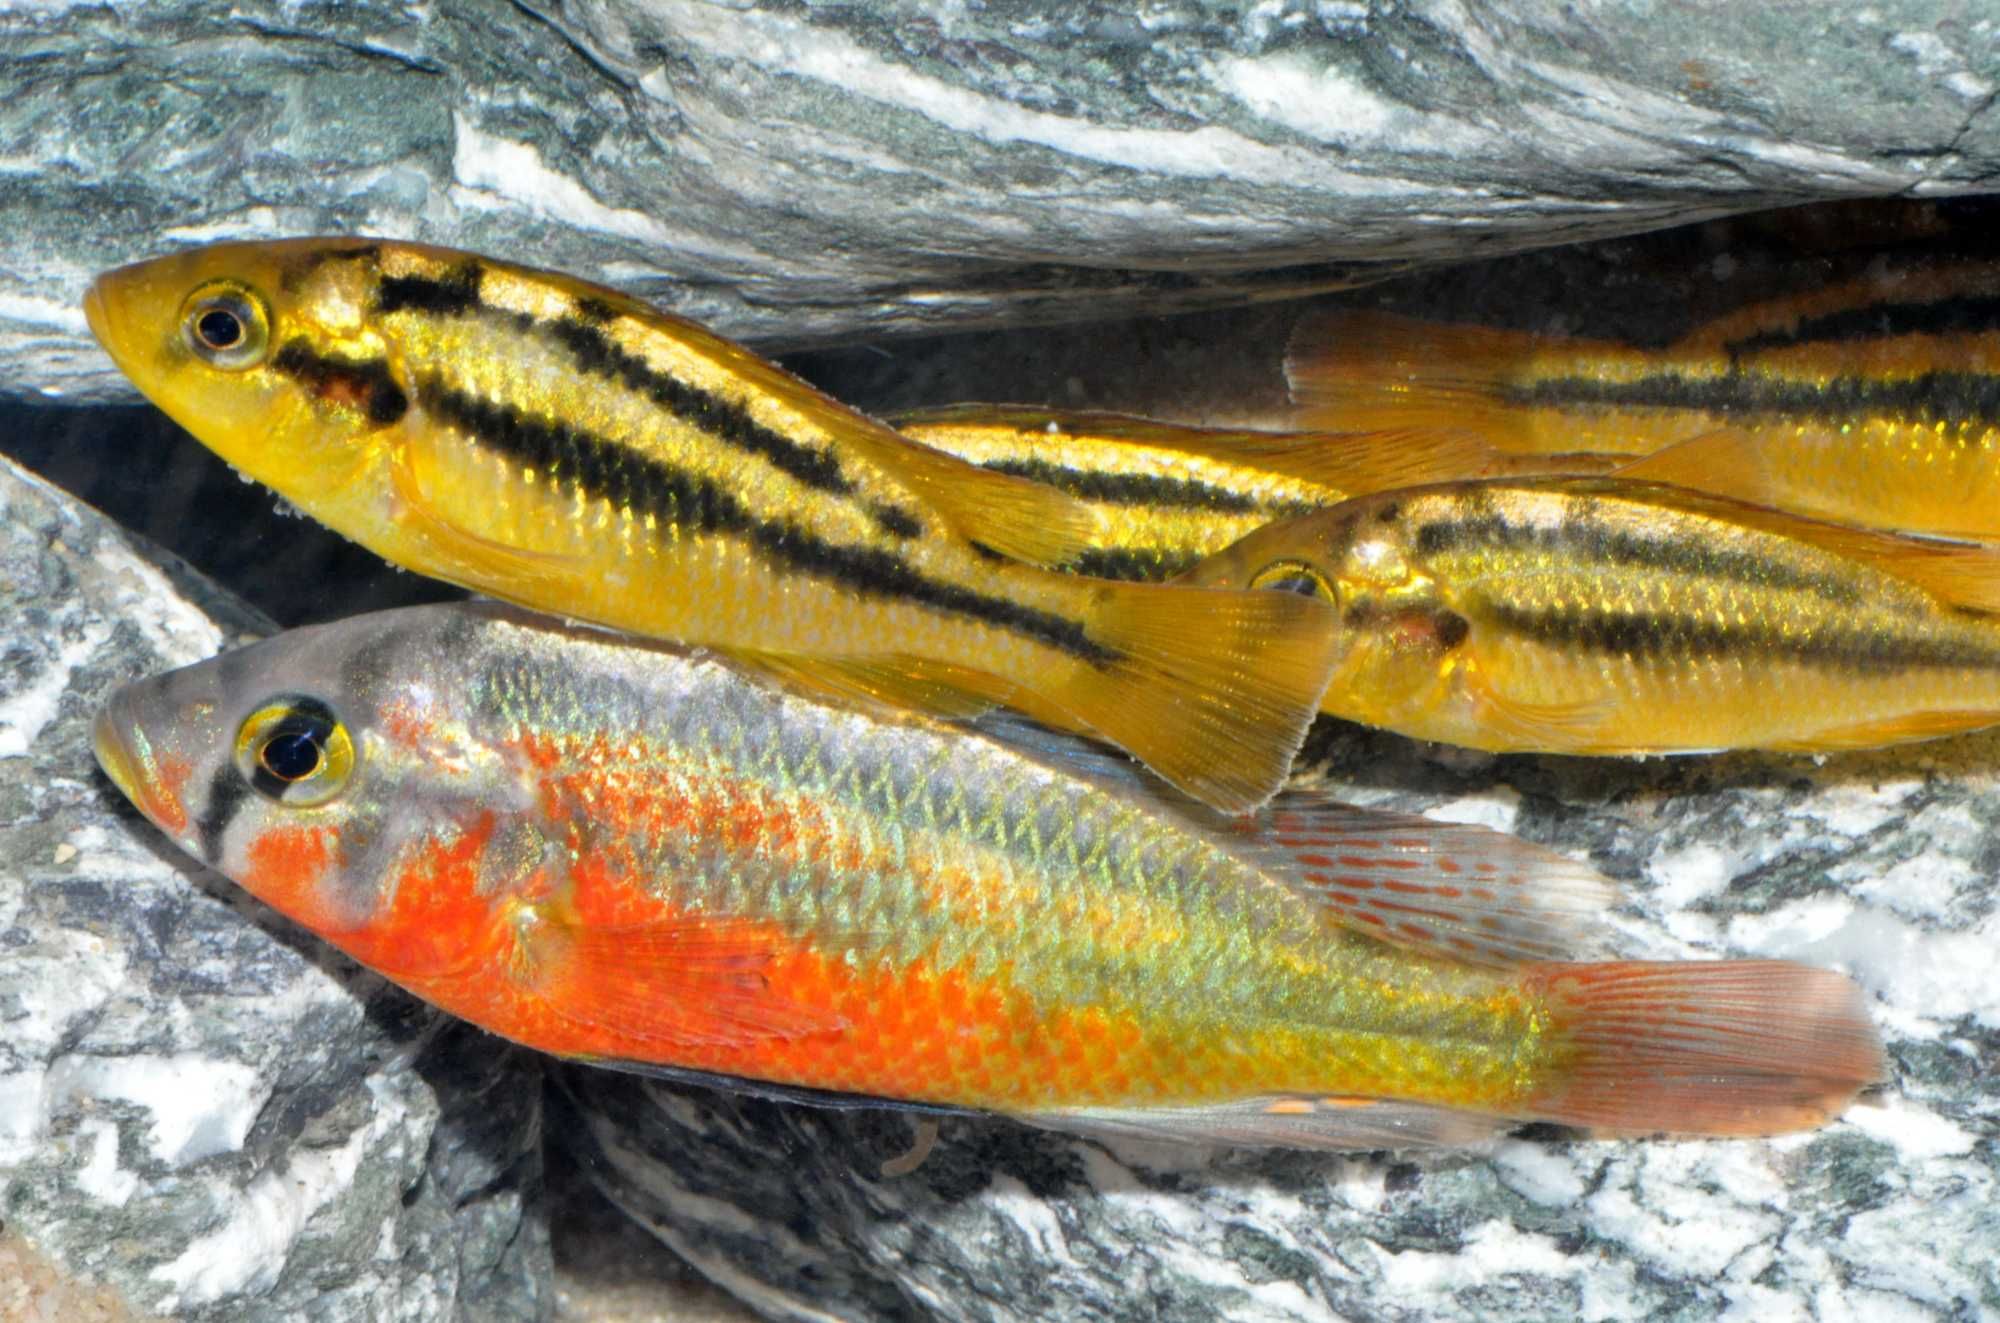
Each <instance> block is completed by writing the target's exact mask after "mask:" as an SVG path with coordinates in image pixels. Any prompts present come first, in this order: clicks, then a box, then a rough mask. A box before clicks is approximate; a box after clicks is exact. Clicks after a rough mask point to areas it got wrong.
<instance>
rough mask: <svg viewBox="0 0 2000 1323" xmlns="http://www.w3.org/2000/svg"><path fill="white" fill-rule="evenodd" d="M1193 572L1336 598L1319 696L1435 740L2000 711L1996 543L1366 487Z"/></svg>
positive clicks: (1545, 738) (1833, 728)
mask: <svg viewBox="0 0 2000 1323" xmlns="http://www.w3.org/2000/svg"><path fill="white" fill-rule="evenodd" d="M1188 577H1189V578H1190V579H1192V580H1194V581H1196V582H1200V583H1203V584H1212V585H1230V586H1236V587H1266V588H1278V589H1284V590H1288V591H1291V592H1295V593H1303V594H1309V595H1312V596H1316V597H1319V598H1321V599H1322V600H1326V601H1329V602H1332V603H1333V604H1334V605H1335V606H1336V607H1337V608H1338V609H1339V611H1340V613H1341V640H1342V642H1341V658H1340V661H1339V663H1338V664H1337V665H1336V667H1335V669H1334V678H1333V683H1332V684H1331V685H1330V686H1328V689H1327V693H1326V696H1325V698H1324V700H1323V702H1322V705H1321V706H1322V708H1323V710H1325V711H1327V712H1331V713H1333V714H1335V715H1338V716H1342V717H1346V718H1348V719H1350V720H1354V721H1359V722H1364V723H1366V724H1368V725H1371V726H1380V727H1383V728H1386V729H1389V730H1394V731H1399V732H1401V733H1403V734H1405V735H1410V736H1414V737H1416V738H1418V739H1427V740H1440V741H1444V742H1446V743H1450V744H1459V745H1466V746H1469V747H1472V748H1477V749H1487V750H1492V751H1496V752H1541V753H1582V754H1646V753H1688V752H1700V751H1708V750H1715V749H1782V750H1805V751H1824V750H1836V749H1852V748H1868V747H1874V746H1878V745H1887V744H1896V743H1901V742H1903V741H1907V740H1917V739H1925V738H1929V737H1932V736H1937V735H1945V734H1950V733H1952V732H1955V731H1963V730H1971V729H1975V728H1978V727H1982V726H1990V725H1994V724H1996V723H2000V615H1996V614H1995V613H1996V611H2000V551H1996V550H1995V549H1994V548H1992V547H1990V546H1988V545H1986V544H1973V543H1956V542H1947V541H1942V540H1936V539H1923V538H1906V537H1898V536H1895V535H1892V534H1887V533H1879V532H1873V531H1870V530H1866V529H1859V528H1852V527H1848V526H1846V525H1840V524H1828V523H1822V522H1819V521H1815V520H1810V519H1804V518H1799V517H1797V516H1791V515H1785V514H1781V513H1779V512H1777V511H1774V510H1769V509H1767V508H1764V507H1762V506H1752V505H1747V504H1744V503H1742V502H1738V501H1731V500H1727V499H1725V498H1723V497H1718V496H1712V495H1709V494H1707V493H1703V492H1694V491H1688V490H1685V489H1682V488H1678V487H1670V486H1665V485H1662V484H1658V483H1645V482H1632V481H1627V480H1623V479H1612V478H1541V479H1514V480H1489V481H1485V482H1465V483H1448V484H1442V485H1438V486H1431V487H1419V488H1412V489H1407V490H1403V491H1397V492H1386V493H1381V494H1378V495H1374V496H1364V497H1357V498H1356V499H1354V500H1352V501H1349V502H1347V503H1346V504H1344V505H1339V506H1335V507H1334V508H1332V509H1330V510H1326V511H1322V512H1321V513H1319V514H1314V515H1306V516H1303V517H1301V518H1297V519H1292V520H1287V521H1285V522H1282V523H1278V524H1273V525H1271V526H1270V527H1268V528H1265V529H1262V530H1260V531H1259V532H1256V533H1253V534H1251V535H1250V536H1249V537H1247V538H1245V539H1244V540H1243V541H1242V542H1240V543H1238V544H1237V545H1236V546H1234V547H1231V548H1230V549H1229V550H1227V551H1224V552H1221V553H1219V554H1218V555H1216V556H1214V557H1212V558H1210V559H1209V560H1207V561H1204V562H1202V564H1200V565H1198V566H1196V567H1195V568H1194V569H1193V570H1191V571H1189V572H1188Z"/></svg>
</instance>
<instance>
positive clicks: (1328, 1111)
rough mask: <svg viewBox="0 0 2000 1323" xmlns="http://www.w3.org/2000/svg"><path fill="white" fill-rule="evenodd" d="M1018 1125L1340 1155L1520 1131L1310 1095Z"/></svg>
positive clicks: (1105, 1110)
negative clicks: (1308, 1150) (1322, 1151)
mask: <svg viewBox="0 0 2000 1323" xmlns="http://www.w3.org/2000/svg"><path fill="white" fill-rule="evenodd" d="M1015 1119H1016V1120H1020V1121H1025V1122H1026V1123H1027V1124H1029V1125H1033V1126H1039V1127H1041V1128H1043V1129H1047V1130H1062V1131H1067V1132H1069V1133H1071V1134H1078V1135H1083V1136H1086V1137H1089V1138H1094V1139H1130V1140H1140V1141H1156V1142H1161V1143H1173V1144H1202V1145H1210V1146H1214V1147H1218V1148H1220V1147H1250V1148H1261V1147H1280V1148H1301V1149H1322V1150H1331V1151H1335V1152H1382V1151H1388V1150H1396V1149H1422V1148H1444V1147H1465V1146H1467V1145H1472V1144H1478V1143H1481V1142H1482V1141H1485V1140H1490V1139H1493V1138H1495V1137H1497V1136H1499V1135H1501V1134H1503V1133H1504V1132H1506V1131H1507V1130H1509V1129H1512V1128H1513V1127H1515V1126H1517V1125H1519V1124H1520V1122H1519V1121H1511V1120H1507V1119H1504V1118H1501V1117H1496V1116H1488V1115H1485V1114H1483V1113H1479V1112H1468V1111H1458V1110H1454V1109H1452V1108H1448V1107H1436V1106H1431V1105H1429V1104H1426V1103H1417V1102H1399V1101H1394V1100H1388V1099H1371V1098H1344V1097H1328V1096H1319V1095H1310V1094H1277V1095H1270V1096H1265V1097H1257V1098H1243V1099H1236V1100H1232V1101H1229V1102H1218V1103H1205V1104H1199V1105H1195V1106H1181V1107H1071V1108H1061V1109H1056V1110H1049V1111H1040V1112H1033V1113H1029V1114H1026V1115H1018V1116H1016V1118H1015Z"/></svg>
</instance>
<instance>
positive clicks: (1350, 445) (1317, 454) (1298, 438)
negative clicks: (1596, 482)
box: [1185, 428, 1517, 496]
mask: <svg viewBox="0 0 2000 1323" xmlns="http://www.w3.org/2000/svg"><path fill="white" fill-rule="evenodd" d="M1185 448H1187V449H1195V447H1194V446H1188V447H1185ZM1202 450H1203V452H1204V453H1208V454H1212V455H1213V456H1215V457H1216V458H1218V459H1222V460H1226V461H1229V462H1232V463H1236V464H1250V465H1255V466H1256V467H1258V468H1263V469H1267V470H1269V471H1270V472H1273V473H1282V474H1284V475H1286V476H1288V477H1293V478H1298V479H1301V480H1303V481H1306V482H1312V483H1318V484H1320V485H1322V486H1326V487H1329V488H1332V489H1334V490H1335V491H1337V492H1339V493H1341V494H1342V495H1346V496H1357V495H1363V494H1367V493H1372V492H1380V491H1389V490H1391V489H1393V488H1397V487H1416V486H1421V485H1422V484H1424V483H1432V482H1452V481H1457V480H1459V479H1462V478H1482V477H1488V476H1491V475H1494V474H1498V473H1501V472H1508V471H1512V469H1513V468H1515V467H1517V465H1516V464H1514V463H1511V462H1510V458H1511V457H1509V456H1508V455H1507V454H1505V453H1504V452H1502V451H1501V450H1499V449H1498V448H1496V447H1495V446H1494V445H1493V443H1492V442H1490V441H1488V440H1486V439H1485V438H1483V437H1480V436H1478V435H1475V434H1474V433H1471V432H1464V431H1448V430H1444V429H1428V428H1399V429H1396V430H1393V431H1368V432H1300V433H1289V434H1288V433H1272V434H1271V435H1269V436H1258V435H1256V434H1254V433H1234V434H1231V439H1230V440H1229V441H1228V443H1227V444H1213V445H1209V446H1206V447H1202Z"/></svg>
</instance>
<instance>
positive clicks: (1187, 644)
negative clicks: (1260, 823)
mask: <svg viewBox="0 0 2000 1323" xmlns="http://www.w3.org/2000/svg"><path fill="white" fill-rule="evenodd" d="M1336 626H1337V621H1336V618H1335V616H1334V614H1333V612H1332V611H1331V609H1330V608H1328V607H1327V606H1326V604H1325V603H1323V602H1319V601H1315V600H1313V599H1311V598H1307V597H1298V596H1294V595H1292V594H1290V593H1268V592H1245V591H1236V590H1226V589H1225V590H1210V589H1197V588H1184V587H1177V586H1172V585H1166V584H1109V583H1106V584H1103V585H1101V587H1100V588H1099V590H1098V598H1097V609H1096V610H1095V611H1094V612H1093V614H1092V617H1091V621H1090V625H1089V627H1088V628H1089V632H1090V637H1091V639H1092V640H1093V641H1094V642H1096V643H1097V644H1099V645H1100V646H1101V647H1103V648H1104V649H1105V651H1106V653H1107V654H1109V655H1108V656H1107V657H1106V658H1105V659H1104V660H1101V661H1094V662H1078V663H1076V664H1075V665H1073V666H1071V667H1070V668H1069V669H1068V672H1067V674H1066V676H1065V677H1064V678H1063V679H1062V680H1061V681H1059V682H1058V683H1056V684H1054V685H1052V686H1050V687H1048V688H1041V692H1040V697H1042V698H1044V699H1046V700H1048V701H1049V702H1051V703H1053V704H1054V705H1055V706H1057V707H1058V708H1060V709H1061V710H1062V711H1063V712H1065V713H1067V714H1069V715H1070V716H1071V717H1072V718H1073V719H1075V720H1077V721H1080V722H1081V723H1082V724H1083V725H1085V726H1086V727H1088V728H1089V729H1091V730H1093V731H1095V732H1096V733H1097V734H1099V735H1101V736H1103V737H1104V738H1105V739H1107V740H1110V741H1111V742H1112V743H1113V744H1116V745H1117V746H1118V747H1120V748H1121V749H1124V750H1125V751H1126V752H1127V753H1129V754H1131V755H1132V756H1133V757H1135V758H1137V759H1139V760H1140V761H1141V762H1143V763H1145V764H1146V765H1147V766H1148V767H1151V768H1152V769H1153V770H1154V771H1155V772H1157V773H1159V774H1160V775H1161V776H1162V777H1164V778H1166V780H1168V781H1169V782H1171V783H1172V784H1174V785H1176V786H1178V787H1179V788H1180V789H1182V790H1183V791H1185V792H1187V793H1188V794H1190V795H1192V796H1194V797H1195V798H1196V799H1199V800H1201V801H1202V802H1203V803H1205V804H1208V805H1210V806H1212V807H1214V808H1217V809H1220V810H1222V811H1223V812H1225V813H1248V812H1250V811H1251V810H1253V809H1255V808H1257V807H1258V806H1259V805H1261V804H1262V803H1264V801H1266V800H1268V799H1269V798H1270V797H1271V796H1272V795H1274V794H1276V793H1277V790H1278V787H1279V786H1280V785H1282V784H1283V783H1284V779H1285V775H1286V773H1287V772H1288V771H1290V769H1291V765H1292V756H1293V755H1294V754H1296V753H1297V752H1298V750H1299V745H1300V744H1301V743H1302V742H1303V741H1304V740H1305V733H1306V727H1307V726H1308V725H1310V724H1311V722H1312V718H1313V714H1314V713H1315V712H1317V711H1318V710H1319V700H1320V695H1321V694H1322V693H1324V692H1325V690H1326V686H1327V682H1328V680H1329V679H1331V677H1332V673H1333V663H1334V649H1335V647H1336V646H1337V642H1338V640H1337V637H1336V635H1337V628H1336ZM1038 688H1040V687H1039V686H1038ZM1026 708H1027V710H1028V711H1030V712H1036V711H1037V708H1036V705H1034V704H1028V705H1026Z"/></svg>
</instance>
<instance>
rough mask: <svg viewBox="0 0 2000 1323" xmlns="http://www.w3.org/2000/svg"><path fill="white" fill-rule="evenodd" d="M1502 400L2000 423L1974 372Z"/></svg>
mask: <svg viewBox="0 0 2000 1323" xmlns="http://www.w3.org/2000/svg"><path fill="white" fill-rule="evenodd" d="M1502 397H1503V398H1504V399H1506V400H1507V401H1508V402H1509V403H1512V404H1517V405H1523V406H1527V407H1530V408H1535V407H1549V408H1596V409H1687V410H1694V411H1697V412H1702V413H1715V414H1722V415H1725V416H1732V417H1734V416H1755V415H1758V414H1775V415H1778V416H1780V417H1787V418H1816V419H1827V420H1831V421H1835V422H1852V421H1856V420H1859V419H1862V418H1865V417H1869V416H1874V417H1885V418H1893V419H1895V420H1897V421H1900V422H1912V423H1925V424H1935V423H1943V424H1946V425H1948V426H1959V425H1965V424H1974V423H1976V424H1983V425H1986V426H1993V425H1995V424H1996V423H2000V376H1988V375H1984V374H1980V373H1972V372H1926V373H1924V374H1922V375H1921V376H1916V377H1901V378H1895V379H1891V380H1874V379H1870V378H1865V377H1835V378H1833V379H1831V380H1829V381H1827V382H1826V383H1825V384H1823V385H1822V384H1819V383H1815V382H1809V381H1789V380H1785V379H1783V378H1778V377H1770V376H1765V375H1761V374H1758V373H1754V372H1734V371H1732V372H1726V373H1723V374H1722V375H1720V376H1714V377H1682V376H1675V375H1673V374H1671V373H1661V374H1659V375H1656V376H1650V377H1641V378H1639V379H1637V380H1635V381H1595V380H1590V379H1587V378H1582V377H1555V378H1550V379H1548V380H1545V381H1538V382H1534V383H1532V384H1529V385H1526V386H1513V387H1509V388H1508V389H1507V390H1505V391H1504V392H1502Z"/></svg>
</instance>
